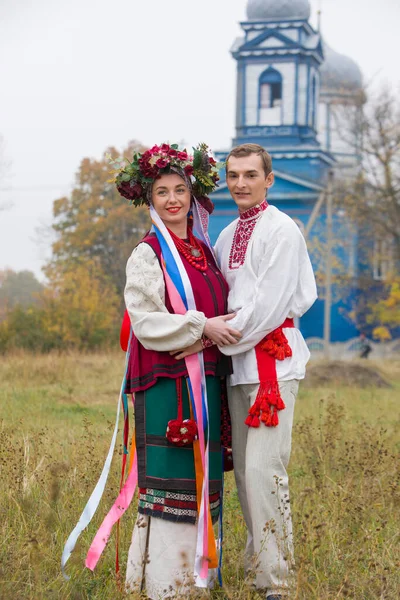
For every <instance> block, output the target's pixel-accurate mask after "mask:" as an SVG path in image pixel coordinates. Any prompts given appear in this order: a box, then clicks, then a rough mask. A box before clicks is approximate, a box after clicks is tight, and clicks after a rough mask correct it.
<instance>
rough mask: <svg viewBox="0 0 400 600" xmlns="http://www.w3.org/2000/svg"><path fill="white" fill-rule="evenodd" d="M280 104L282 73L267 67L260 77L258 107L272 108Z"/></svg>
mask: <svg viewBox="0 0 400 600" xmlns="http://www.w3.org/2000/svg"><path fill="white" fill-rule="evenodd" d="M281 104H282V75H281V74H280V73H279V71H277V70H276V69H273V68H272V67H268V69H267V70H266V71H264V73H262V75H261V77H260V98H259V107H260V108H261V109H264V108H274V107H275V106H280V105H281Z"/></svg>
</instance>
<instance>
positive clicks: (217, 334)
mask: <svg viewBox="0 0 400 600" xmlns="http://www.w3.org/2000/svg"><path fill="white" fill-rule="evenodd" d="M235 316H236V315H235V314H230V315H222V316H221V317H213V318H212V319H207V321H206V324H205V327H204V332H203V333H204V335H205V336H206V337H208V338H210V340H212V341H213V342H215V343H216V344H217V345H218V346H229V345H230V344H236V343H237V342H238V341H239V340H240V338H241V337H242V334H241V333H240V331H238V330H237V329H234V328H233V327H230V325H229V323H227V321H230V320H231V319H233V318H234V317H235Z"/></svg>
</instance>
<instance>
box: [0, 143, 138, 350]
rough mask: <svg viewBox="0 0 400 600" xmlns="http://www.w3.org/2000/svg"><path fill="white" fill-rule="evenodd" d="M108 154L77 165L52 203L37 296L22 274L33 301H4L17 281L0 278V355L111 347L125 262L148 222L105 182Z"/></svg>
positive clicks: (129, 150)
mask: <svg viewBox="0 0 400 600" xmlns="http://www.w3.org/2000/svg"><path fill="white" fill-rule="evenodd" d="M138 147H140V146H139V145H138V144H135V143H132V144H130V145H129V146H128V148H126V149H125V151H124V153H123V154H124V155H125V156H130V155H131V154H132V152H133V149H134V148H138ZM108 154H111V155H112V156H114V157H115V156H118V154H119V153H118V152H117V151H116V150H115V149H114V148H110V149H108V150H107V151H106V152H105V153H104V155H103V157H102V159H101V160H93V159H89V158H84V159H83V160H82V162H81V164H80V167H79V170H78V173H77V175H76V183H75V187H74V189H73V190H72V192H71V194H70V196H68V197H63V198H59V199H58V200H56V201H55V202H54V205H53V217H54V220H53V225H52V229H53V232H54V233H55V241H54V243H53V247H52V250H53V253H52V258H51V260H50V261H49V263H48V264H47V265H46V267H45V269H44V272H45V274H46V277H47V285H46V286H45V287H44V288H43V289H42V286H41V285H40V284H39V282H37V281H36V284H37V285H36V286H35V285H33V283H32V281H31V279H32V277H33V275H32V274H30V275H29V277H28V276H27V275H25V277H24V278H23V280H24V281H25V280H26V282H28V283H29V284H30V287H31V288H32V289H35V291H37V293H36V294H35V297H33V295H31V296H29V299H28V301H27V302H26V301H24V302H22V301H21V300H20V299H18V295H16V294H14V296H15V297H16V300H13V302H10V300H9V296H10V294H9V293H7V294H6V291H7V290H8V289H9V288H10V289H13V286H12V285H11V283H14V281H19V279H21V277H19V275H20V274H17V273H13V272H12V273H11V274H12V277H10V274H9V276H8V278H4V277H3V281H2V280H1V278H0V351H3V352H4V351H6V350H9V349H13V348H21V347H22V348H25V349H28V350H32V351H39V352H46V351H50V350H54V349H57V350H64V349H70V348H76V349H80V350H94V349H96V348H100V347H104V346H110V345H116V344H117V340H118V329H119V325H120V321H121V317H122V314H123V309H124V304H123V289H124V285H125V266H126V261H127V259H128V257H129V255H130V254H131V252H132V250H133V248H134V247H135V245H136V244H137V243H138V241H139V240H140V239H141V238H142V237H143V235H144V233H145V232H146V231H147V230H148V228H149V217H148V211H147V209H146V208H136V209H134V208H133V207H132V206H129V204H128V203H127V202H126V200H124V199H123V198H121V196H120V195H119V194H118V192H117V190H116V188H115V186H114V185H113V184H112V183H110V182H109V179H110V166H109V160H108V158H107V157H106V155H108ZM18 277H19V278H18ZM33 279H35V278H34V277H33ZM5 283H6V284H7V285H5ZM7 286H8V287H7ZM14 287H15V285H14ZM1 292H3V296H4V301H3V302H2V293H1ZM14 296H13V298H14Z"/></svg>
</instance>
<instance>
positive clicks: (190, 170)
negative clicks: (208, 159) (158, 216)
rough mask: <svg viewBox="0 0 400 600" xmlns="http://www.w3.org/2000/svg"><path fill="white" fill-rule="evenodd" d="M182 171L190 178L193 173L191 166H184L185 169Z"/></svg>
mask: <svg viewBox="0 0 400 600" xmlns="http://www.w3.org/2000/svg"><path fill="white" fill-rule="evenodd" d="M184 171H185V173H186V175H187V176H188V177H190V176H191V175H193V173H194V169H193V167H192V165H186V167H185V168H184Z"/></svg>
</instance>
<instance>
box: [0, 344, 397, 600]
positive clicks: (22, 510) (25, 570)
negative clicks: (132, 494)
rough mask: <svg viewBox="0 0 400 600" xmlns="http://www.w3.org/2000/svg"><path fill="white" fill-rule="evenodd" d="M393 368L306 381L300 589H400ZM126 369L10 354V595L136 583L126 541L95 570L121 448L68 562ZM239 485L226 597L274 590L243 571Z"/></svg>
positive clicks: (107, 594) (3, 435) (128, 525)
mask: <svg viewBox="0 0 400 600" xmlns="http://www.w3.org/2000/svg"><path fill="white" fill-rule="evenodd" d="M385 368H386V374H387V377H388V378H389V380H391V381H392V383H393V386H394V387H393V389H384V390H376V389H368V388H367V389H364V390H361V389H357V388H344V387H337V386H336V387H335V388H332V389H329V388H321V389H313V390H303V391H300V396H299V399H298V403H297V410H296V421H295V428H294V437H293V450H292V459H291V464H290V475H291V500H292V510H293V520H294V528H295V544H296V547H295V548H296V575H295V581H294V583H293V590H292V593H291V596H290V598H292V599H293V600H313V599H318V600H328V599H332V600H334V599H339V598H353V599H355V600H383V599H390V600H397V599H398V598H399V597H400V549H399V548H400V544H399V522H400V518H399V517H400V515H399V512H400V511H399V504H400V496H399V488H398V484H399V471H398V466H399V463H398V453H399V448H400V441H399V434H398V426H399V416H400V410H399V409H400V365H399V363H397V364H396V363H391V364H390V365H388V366H386V367H385ZM122 371H123V357H122V355H121V354H118V353H116V354H112V355H108V356H107V355H90V356H81V355H69V356H63V357H57V356H38V357H34V356H28V355H15V356H11V357H7V358H2V359H1V361H0V490H1V491H0V598H1V599H7V600H8V599H13V600H14V599H16V600H19V599H21V600H22V599H35V600H39V599H45V600H52V599H54V600H55V599H57V600H59V599H62V600H64V599H65V600H66V599H71V600H81V599H82V600H84V599H93V600H94V599H96V600H97V599H98V600H100V599H102V600H105V599H110V598H113V599H115V600H118V599H119V598H123V597H126V596H124V594H123V592H121V591H120V590H119V589H118V586H117V584H116V582H115V576H114V556H115V553H114V549H113V542H111V543H110V545H109V546H108V548H107V549H106V551H105V555H104V558H102V560H101V563H100V564H99V566H98V568H97V570H96V572H95V574H92V573H90V572H89V571H87V570H86V569H84V568H83V567H82V564H83V559H84V556H85V550H87V549H88V547H89V545H90V543H91V541H92V538H93V536H94V533H95V531H96V530H97V526H98V525H99V523H100V521H101V519H102V517H103V516H104V515H105V512H106V509H107V507H109V506H110V505H111V503H112V501H113V500H114V497H115V490H116V489H117V485H118V483H117V481H118V471H119V469H120V461H119V460H118V459H117V460H115V461H114V463H113V471H112V481H111V482H110V484H109V485H108V486H107V492H106V494H105V497H104V501H103V502H102V505H101V506H100V508H99V510H98V516H97V518H96V519H95V521H94V522H93V523H92V525H91V526H90V527H89V531H88V532H85V533H84V534H83V535H82V536H81V539H80V542H79V543H78V545H77V548H76V550H75V553H74V555H73V556H72V558H71V560H70V562H69V563H68V570H69V573H70V574H71V575H72V578H71V581H70V582H65V581H64V580H63V578H62V576H61V573H60V557H61V552H62V548H63V545H64V542H65V540H66V539H67V537H68V535H69V533H70V531H71V530H72V528H73V526H74V525H75V524H76V522H77V520H78V518H79V515H80V513H81V511H82V508H83V507H84V505H85V503H86V500H87V498H88V496H89V494H90V493H91V491H92V489H93V486H94V483H95V482H96V481H97V477H98V475H99V473H100V470H101V467H102V465H103V462H104V459H105V455H106V453H107V449H108V446H109V442H110V439H111V434H112V428H113V420H114V414H115V407H116V402H117V396H118V390H119V385H120V378H121V376H122ZM120 451H121V448H120V447H119V452H120ZM226 489H227V491H226V495H225V504H226V506H225V512H224V514H225V521H226V522H225V562H224V580H225V589H224V590H223V591H222V590H216V591H215V592H213V593H212V598H213V599H214V600H217V599H218V600H219V599H221V600H222V599H223V598H227V599H231V600H239V599H240V600H250V599H252V598H254V599H257V598H261V596H258V595H257V593H256V592H252V591H251V590H250V589H249V588H248V586H247V585H246V581H245V580H244V576H243V570H242V564H241V556H242V552H243V547H244V540H245V528H244V524H243V519H242V517H241V514H240V509H239V505H238V500H237V495H236V491H235V486H234V481H233V477H232V475H231V474H229V475H228V477H227V482H226ZM134 519H135V511H134V509H133V510H130V511H129V513H128V514H127V515H125V517H124V520H123V525H122V528H121V544H120V548H121V565H122V577H123V575H124V565H125V562H126V556H127V550H128V545H129V538H130V535H131V531H132V527H133V523H134ZM131 598H133V596H131Z"/></svg>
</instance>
